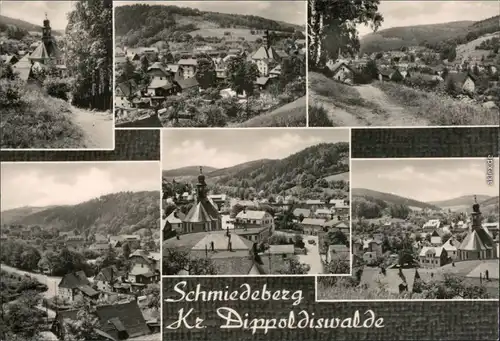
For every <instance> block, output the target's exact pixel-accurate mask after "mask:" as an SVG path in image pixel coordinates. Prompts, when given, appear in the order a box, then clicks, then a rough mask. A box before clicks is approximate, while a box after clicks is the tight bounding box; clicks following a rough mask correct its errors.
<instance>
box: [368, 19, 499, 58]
mask: <svg viewBox="0 0 500 341" xmlns="http://www.w3.org/2000/svg"><path fill="white" fill-rule="evenodd" d="M499 20H500V16H495V17H492V18H488V19H485V20H481V21H476V22H474V21H453V22H448V23H441V24H431V25H416V26H404V27H391V28H388V29H383V30H380V31H377V32H375V33H370V34H367V35H365V36H363V37H362V38H361V41H360V42H361V52H362V53H372V52H378V51H389V50H399V49H401V48H402V47H410V46H418V45H424V44H425V43H430V44H437V43H442V42H446V41H451V40H465V38H466V36H467V34H468V33H469V32H474V33H476V34H477V35H482V34H485V33H492V32H495V31H498V30H499V25H498V22H499ZM464 42H465V41H462V42H458V41H457V44H463V43H464Z"/></svg>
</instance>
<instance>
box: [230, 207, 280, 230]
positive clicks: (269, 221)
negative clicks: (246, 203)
mask: <svg viewBox="0 0 500 341" xmlns="http://www.w3.org/2000/svg"><path fill="white" fill-rule="evenodd" d="M234 224H235V227H236V228H244V227H247V228H248V227H267V228H269V229H273V227H274V218H273V216H272V215H271V214H270V213H269V212H266V211H252V210H247V209H246V208H244V209H243V210H242V211H240V212H239V213H238V214H237V215H236V219H235V222H234Z"/></svg>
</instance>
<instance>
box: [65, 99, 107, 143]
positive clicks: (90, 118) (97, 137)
mask: <svg viewBox="0 0 500 341" xmlns="http://www.w3.org/2000/svg"><path fill="white" fill-rule="evenodd" d="M71 112H72V113H73V116H72V117H73V121H74V122H75V124H77V125H78V126H79V127H80V128H81V129H82V130H83V132H84V134H85V137H84V144H85V148H89V149H113V138H114V126H113V124H114V122H113V114H112V113H107V112H97V111H88V110H84V109H80V108H77V107H75V106H71Z"/></svg>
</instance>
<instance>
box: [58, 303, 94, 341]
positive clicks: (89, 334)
mask: <svg viewBox="0 0 500 341" xmlns="http://www.w3.org/2000/svg"><path fill="white" fill-rule="evenodd" d="M98 328H99V320H98V319H97V317H94V315H92V313H91V312H90V311H89V309H88V308H87V307H82V308H81V309H80V310H79V311H78V313H77V318H76V320H66V321H65V323H64V329H65V333H64V335H65V338H64V339H65V340H68V341H87V340H99V339H100V338H101V336H100V335H99V334H97V333H96V332H95V330H96V329H98Z"/></svg>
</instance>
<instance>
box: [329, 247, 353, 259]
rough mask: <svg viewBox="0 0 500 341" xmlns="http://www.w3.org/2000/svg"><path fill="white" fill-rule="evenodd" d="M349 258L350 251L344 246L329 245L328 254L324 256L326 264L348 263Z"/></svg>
mask: <svg viewBox="0 0 500 341" xmlns="http://www.w3.org/2000/svg"><path fill="white" fill-rule="evenodd" d="M349 258H350V251H349V248H348V247H347V246H345V245H344V244H337V245H329V246H328V252H327V254H326V262H327V263H329V262H332V261H339V260H342V261H348V260H349Z"/></svg>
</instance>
